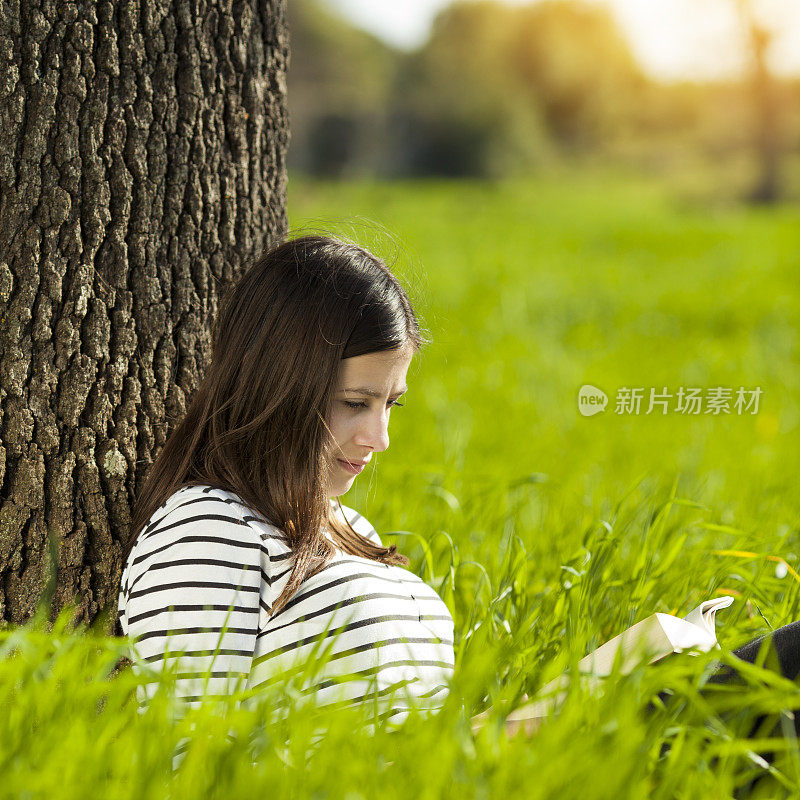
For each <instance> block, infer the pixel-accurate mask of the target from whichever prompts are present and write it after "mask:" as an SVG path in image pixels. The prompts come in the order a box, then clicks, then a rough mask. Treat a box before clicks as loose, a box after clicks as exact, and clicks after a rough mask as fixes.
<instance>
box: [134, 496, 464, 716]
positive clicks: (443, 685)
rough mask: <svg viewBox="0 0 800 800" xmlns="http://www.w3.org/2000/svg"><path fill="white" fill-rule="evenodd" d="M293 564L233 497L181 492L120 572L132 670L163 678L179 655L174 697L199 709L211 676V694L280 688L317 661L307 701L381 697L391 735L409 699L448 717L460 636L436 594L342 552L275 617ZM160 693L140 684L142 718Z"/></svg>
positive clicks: (358, 522)
mask: <svg viewBox="0 0 800 800" xmlns="http://www.w3.org/2000/svg"><path fill="white" fill-rule="evenodd" d="M343 510H344V513H345V516H346V518H347V520H348V521H349V522H350V524H351V525H352V527H353V528H354V530H355V531H356V532H357V533H360V534H361V535H362V536H364V537H366V538H368V539H370V540H372V541H373V542H375V543H377V544H381V540H380V538H379V536H378V534H377V533H376V531H375V529H374V528H373V527H372V526H371V525H370V524H369V522H368V521H367V520H366V519H365V518H364V517H362V516H361V515H360V514H358V513H357V512H355V511H353V509H350V508H347V507H346V506H343ZM292 564H293V555H292V552H291V550H290V549H289V547H288V545H287V544H286V543H285V541H284V537H283V536H282V534H281V531H280V530H279V529H277V528H275V527H274V526H272V525H270V524H269V523H267V522H266V521H265V520H264V519H263V518H262V517H261V516H259V515H257V514H256V513H255V512H254V511H252V510H251V509H250V508H249V507H248V506H246V505H245V503H244V502H243V500H242V499H241V498H240V497H239V496H238V495H236V494H234V493H232V492H229V491H225V490H222V489H218V488H215V487H211V486H185V487H183V488H181V489H179V490H178V491H176V492H175V493H174V494H173V495H172V496H171V497H170V498H169V499H168V500H167V501H166V502H165V503H164V504H163V505H162V506H161V508H159V509H158V510H157V511H156V512H155V513H154V514H153V516H152V517H151V518H150V520H149V521H148V524H147V525H146V526H145V527H144V529H143V531H142V532H141V533H140V535H139V536H138V538H137V540H136V543H135V544H134V546H133V548H132V550H131V552H130V555H129V556H128V561H127V564H126V566H125V569H124V572H123V575H122V583H121V589H120V595H119V616H120V624H121V627H122V631H123V633H124V634H126V635H127V636H128V638H129V641H130V647H131V659H132V662H133V669H134V670H135V671H137V672H138V670H139V665H140V664H142V663H144V664H147V666H148V667H150V668H152V669H155V670H159V669H161V668H163V665H164V664H165V663H166V659H169V658H179V659H180V661H179V666H180V669H179V675H178V678H177V681H176V696H177V697H180V698H182V699H183V700H184V701H185V702H186V703H188V704H189V705H194V704H195V703H197V702H199V697H200V695H201V694H202V693H203V681H204V679H203V677H200V676H202V675H206V673H207V672H208V671H209V670H210V677H208V682H207V686H206V688H205V691H206V692H207V693H208V694H212V693H216V694H222V693H228V692H230V691H232V690H234V689H238V688H245V689H251V688H255V687H258V686H260V685H265V684H267V683H273V682H276V681H281V676H282V675H285V674H286V673H287V671H289V670H291V669H292V667H293V666H295V665H297V664H299V663H304V664H306V666H307V665H308V663H309V662H310V661H311V660H313V663H321V667H320V668H319V669H318V670H317V672H316V674H313V675H312V676H311V678H310V680H309V682H308V684H307V685H305V686H304V688H303V692H304V693H307V694H308V695H312V694H313V696H314V702H315V703H316V704H319V705H329V704H334V703H345V704H349V703H359V702H362V701H363V702H369V703H374V702H375V699H376V697H377V698H378V702H379V705H380V704H381V703H382V704H383V705H382V708H381V714H380V715H381V716H383V717H386V718H387V719H389V723H390V724H392V725H394V724H399V723H402V721H403V720H404V719H405V718H406V717H407V716H408V707H409V703H412V702H413V703H414V705H415V706H417V707H421V708H424V709H430V710H432V711H433V710H436V709H438V708H441V706H442V704H443V703H444V699H445V697H446V696H447V693H448V689H449V682H450V680H451V678H452V675H453V672H454V666H455V659H454V652H453V632H454V631H453V619H452V617H451V615H450V612H449V610H448V608H447V606H446V605H445V603H444V602H443V601H442V599H441V598H440V597H439V595H438V594H437V593H436V591H435V590H434V589H433V588H432V587H430V586H429V585H428V584H426V583H425V582H424V581H423V580H422V579H421V578H419V577H418V576H417V575H415V574H414V573H413V572H411V571H409V570H408V569H406V568H404V567H402V566H397V565H388V564H381V563H379V562H377V561H373V560H372V559H367V558H363V557H360V556H354V555H350V554H345V553H343V552H342V551H340V550H338V549H337V551H336V555H335V557H334V558H333V560H332V561H331V562H330V563H328V564H327V565H326V566H325V567H324V568H323V569H322V570H320V571H319V572H318V573H317V574H316V575H313V576H311V577H310V578H308V579H307V580H306V581H305V582H304V583H303V584H301V586H300V588H299V589H298V591H297V593H296V594H295V595H294V596H293V597H292V598H291V600H290V601H289V603H288V604H287V605H286V606H285V607H284V608H283V609H281V611H280V612H278V614H276V615H275V616H273V617H270V616H269V615H268V612H269V611H270V610H271V608H272V604H273V603H274V602H275V600H276V599H277V598H278V596H279V595H280V594H281V592H282V591H283V588H284V586H285V585H286V583H287V581H288V578H289V574H290V572H291V568H292ZM223 627H224V628H225V630H224V632H223ZM218 646H219V651H218V652H216V653H215V650H216V649H217V647H218ZM320 648H322V650H320ZM175 651H178V652H177V653H176V652H175ZM325 651H327V652H326V656H325V657H324V658H322V659H321V660H320V659H319V654H320V652H325ZM156 687H157V683H156V682H152V683H145V684H143V685H141V686H140V687H139V696H138V700H139V705H140V711H142V710H144V706H145V705H146V704H147V703H148V702H149V700H150V699H151V698H152V695H153V693H154V691H155V689H156ZM398 689H401V691H398Z"/></svg>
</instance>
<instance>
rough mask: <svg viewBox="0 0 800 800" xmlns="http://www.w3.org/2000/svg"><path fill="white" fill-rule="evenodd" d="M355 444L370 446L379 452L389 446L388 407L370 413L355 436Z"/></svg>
mask: <svg viewBox="0 0 800 800" xmlns="http://www.w3.org/2000/svg"><path fill="white" fill-rule="evenodd" d="M356 444H360V445H363V446H365V447H370V448H371V449H372V450H374V451H375V452H377V453H379V452H381V451H382V450H386V448H387V447H389V409H385V410H384V411H382V412H380V413H378V414H370V415H369V418H368V419H365V420H364V425H363V426H362V427H361V428H360V429H359V432H358V435H357V436H356Z"/></svg>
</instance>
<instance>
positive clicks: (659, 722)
mask: <svg viewBox="0 0 800 800" xmlns="http://www.w3.org/2000/svg"><path fill="white" fill-rule="evenodd" d="M289 201H290V221H291V226H292V230H293V231H294V232H297V233H300V232H303V231H308V230H314V231H320V230H325V231H329V232H334V233H339V234H344V235H346V236H349V237H351V238H354V239H356V240H357V241H358V242H360V243H362V244H364V245H366V246H367V247H369V248H371V249H373V250H374V251H375V252H377V253H378V254H380V255H381V256H383V257H384V258H385V259H386V260H387V262H388V263H389V264H390V266H391V267H392V268H393V270H394V271H395V273H396V274H397V275H398V277H399V278H400V279H401V280H402V281H403V283H404V285H405V286H406V287H407V289H408V291H409V294H410V296H411V298H412V302H413V303H414V304H415V307H416V309H417V311H418V313H419V315H420V316H421V318H422V321H423V323H424V325H425V326H426V328H427V330H428V332H429V334H430V336H431V338H432V340H433V341H432V344H430V345H429V346H427V347H426V348H425V350H424V351H423V353H422V355H421V357H419V358H418V359H416V360H415V363H414V364H413V365H412V367H411V369H410V370H409V375H408V380H409V392H408V394H407V396H406V398H405V399H406V405H405V407H404V408H400V409H396V410H395V411H394V412H393V415H392V416H393V419H392V425H391V428H390V438H391V447H390V448H389V450H388V451H386V452H385V453H381V454H379V455H378V457H377V458H376V459H374V461H373V465H372V466H371V467H370V468H369V470H370V471H369V472H365V473H364V474H363V475H362V476H361V477H360V478H359V479H358V480H357V481H356V483H355V485H354V487H353V489H352V490H351V491H350V492H349V493H348V494H347V495H346V496H344V497H343V501H344V502H345V503H346V504H347V505H350V506H353V507H355V508H357V509H358V510H360V511H361V512H362V513H363V514H365V515H366V516H367V517H368V518H369V519H370V521H371V522H372V523H373V525H375V527H376V528H377V530H378V531H379V532H380V534H381V536H382V538H383V540H384V542H389V543H391V542H395V543H397V544H398V547H399V549H400V550H401V552H404V553H406V554H407V555H408V556H409V557H410V558H411V564H410V568H411V569H413V570H414V571H415V572H417V573H418V574H419V575H421V576H423V577H424V578H425V579H426V580H427V581H429V582H430V583H431V584H432V585H434V586H435V587H436V588H437V590H438V591H439V593H440V594H441V596H442V597H443V598H444V600H445V602H446V603H447V604H448V606H449V607H450V609H451V611H452V613H453V616H454V619H455V622H456V642H455V650H456V658H457V674H456V680H455V683H454V686H453V690H452V692H451V695H450V698H449V700H450V701H452V702H451V703H450V705H448V706H447V707H446V708H445V709H444V710H443V711H442V712H441V713H440V714H438V715H437V716H436V717H435V718H434V719H429V720H424V719H420V720H417V719H412V720H411V721H410V722H409V723H408V724H407V725H406V726H405V729H404V730H403V731H401V732H386V731H382V730H378V731H377V732H375V734H374V735H372V736H367V735H363V734H361V733H359V732H358V730H357V727H358V726H357V725H356V724H355V722H354V719H355V717H353V718H351V717H347V718H336V719H330V720H328V721H327V722H326V726H327V731H328V733H327V734H326V736H325V738H324V739H323V740H322V741H321V742H320V743H318V744H314V745H313V746H312V745H311V744H310V741H311V736H312V733H313V729H314V724H316V723H314V722H313V720H312V719H311V718H310V717H308V716H307V715H306V712H303V711H298V710H294V709H291V708H289V707H288V706H287V715H288V716H287V726H286V727H284V728H280V727H270V726H269V725H267V724H265V723H264V719H265V717H264V716H263V715H264V714H266V713H267V710H263V711H258V710H256V711H252V710H251V711H244V710H241V709H237V710H236V711H235V713H234V712H233V711H232V710H229V711H228V713H227V714H226V715H224V716H222V715H220V714H219V713H214V709H213V708H212V709H211V710H209V711H208V713H204V714H198V715H197V716H196V717H195V718H193V719H194V724H195V725H196V729H195V730H196V731H198V735H197V740H196V742H195V745H194V746H193V748H192V750H190V752H189V754H188V755H187V758H186V760H185V762H184V764H183V765H182V767H181V770H180V771H179V772H178V774H177V775H176V776H175V778H174V779H173V778H171V777H170V753H171V747H172V746H174V744H175V743H176V742H177V741H178V739H180V737H181V736H182V735H184V734H185V733H186V729H185V728H184V727H181V725H173V724H171V723H169V722H168V721H167V719H166V716H167V710H168V709H167V707H166V706H163V707H162V706H160V705H159V706H154V707H153V708H152V709H151V711H152V713H148V714H146V715H142V716H141V718H139V717H138V716H137V714H136V712H135V708H134V706H133V704H132V702H131V700H130V693H131V690H132V687H133V685H134V683H135V681H134V678H133V676H132V675H131V673H130V672H129V671H125V672H124V673H122V674H121V675H118V676H116V677H115V678H114V679H113V680H107V679H105V676H106V675H108V674H109V672H110V670H111V668H112V667H113V664H114V656H115V654H116V651H115V649H114V648H115V647H121V645H119V644H118V643H117V644H114V643H113V642H108V641H106V640H103V639H100V638H95V637H89V636H84V637H74V636H71V635H70V634H68V633H67V632H63V631H62V632H61V633H60V634H59V633H58V632H56V633H55V634H52V633H50V634H48V633H45V632H42V631H41V630H39V629H36V628H35V627H34V626H31V627H30V628H29V629H27V630H20V631H17V632H16V633H15V634H11V635H10V634H8V633H4V634H2V639H0V656H2V659H1V660H0V697H2V703H3V708H4V709H7V712H8V713H4V714H3V715H2V717H0V719H2V722H1V723H0V741H1V742H3V743H4V744H3V745H0V768H1V769H2V773H1V774H2V775H3V776H4V779H3V781H2V782H0V797H4V796H9V797H10V796H12V795H13V796H15V797H22V796H25V797H39V796H45V795H49V796H53V795H54V794H55V795H57V796H60V797H73V796H74V797H78V796H80V797H85V796H87V795H90V796H91V795H94V794H100V793H102V794H104V795H106V796H114V797H165V796H167V795H169V796H171V797H176V798H177V797H181V796H184V795H186V794H189V795H191V796H195V797H220V798H222V797H225V798H229V797H231V796H237V795H241V794H243V793H244V792H245V791H246V792H247V793H248V795H254V794H256V793H258V794H260V795H262V796H269V797H280V798H283V797H287V798H288V797H303V798H305V797H308V798H311V797H313V798H322V797H337V798H347V800H359V799H360V798H364V800H368V799H370V798H373V797H377V796H381V797H382V798H388V797H398V798H399V797H403V798H407V797H414V798H439V797H444V796H450V795H453V796H464V797H476V798H478V797H479V798H507V797H525V798H539V797H542V798H544V797H558V798H572V797H576V798H578V797H580V798H595V797H596V798H612V797H614V798H616V797H663V798H666V797H687V798H688V797H693V798H695V797H714V798H716V797H719V798H724V797H731V796H734V793H735V792H737V791H738V796H764V797H780V796H797V794H798V793H800V748H798V746H797V743H796V741H795V740H794V739H793V738H792V737H788V738H787V737H783V738H780V739H779V740H778V741H777V744H774V746H773V748H772V749H773V750H776V751H777V753H778V755H777V757H776V760H775V763H774V765H770V764H768V763H767V762H765V761H763V760H762V758H761V756H760V755H759V754H760V753H763V752H764V750H765V748H767V744H766V743H763V742H759V741H758V740H755V739H748V738H746V737H745V736H744V731H745V730H746V726H747V725H748V722H749V721H751V720H752V717H753V715H754V714H756V713H757V712H764V713H766V712H778V711H779V710H780V709H782V708H793V707H795V706H797V707H798V708H800V694H798V692H797V690H796V688H795V687H794V685H793V684H791V683H789V682H788V681H785V680H783V679H781V678H779V677H777V676H775V675H774V673H771V672H769V671H766V670H761V669H757V668H754V669H753V670H751V671H750V673H748V674H750V678H749V682H748V685H747V686H745V687H743V688H741V689H739V688H736V689H734V688H731V689H728V690H727V691H717V692H710V691H707V692H706V693H705V694H700V693H699V692H698V687H699V686H700V685H701V684H702V682H703V680H704V678H705V677H706V676H707V675H708V673H709V671H710V669H711V668H712V666H713V664H712V662H711V659H710V657H709V656H698V657H695V658H693V657H690V656H682V657H681V656H675V657H672V658H670V659H667V660H666V661H665V662H662V663H661V664H659V665H657V666H651V667H642V668H639V669H637V670H635V671H634V672H633V673H631V674H630V675H628V676H624V677H620V678H619V679H617V680H614V681H612V682H610V683H609V685H608V687H607V689H606V691H605V693H604V694H601V695H597V694H595V693H592V692H591V691H590V690H588V689H587V688H585V687H581V686H579V685H578V684H577V683H576V684H574V686H573V690H572V691H571V693H570V694H569V696H568V698H567V701H566V703H565V705H564V708H563V710H562V712H561V713H560V714H559V715H557V716H554V717H553V718H552V719H551V720H549V721H548V722H547V723H546V724H545V725H543V727H542V728H541V729H540V730H539V732H538V733H537V734H536V735H535V737H533V738H530V739H527V738H525V737H524V736H522V735H520V736H517V737H514V738H510V739H509V738H508V737H507V736H506V734H505V732H504V729H503V727H502V722H501V720H502V714H503V712H506V711H508V710H510V708H511V707H512V706H513V705H514V704H515V703H516V702H517V701H518V699H519V697H520V696H521V695H522V693H523V692H527V693H529V694H532V693H534V692H535V691H536V690H537V688H539V687H540V686H541V685H542V684H543V683H544V682H546V681H547V680H549V679H550V678H552V677H554V676H555V675H557V674H559V673H560V672H562V671H563V670H565V669H568V668H569V667H570V665H571V664H574V662H576V661H577V660H578V659H579V658H580V657H581V656H583V655H584V653H586V652H587V651H588V650H589V649H591V648H593V647H595V646H597V645H599V644H600V643H602V642H603V641H604V640H606V639H608V638H610V637H611V636H613V635H614V634H616V633H618V632H619V631H621V630H622V629H624V628H625V627H627V626H629V625H631V624H633V623H634V622H636V621H637V620H639V619H642V618H644V617H645V616H647V615H649V614H650V613H652V612H654V611H666V612H670V613H677V614H684V613H686V612H688V611H689V610H690V609H691V608H693V607H694V606H696V605H697V604H698V603H699V602H701V601H702V600H704V599H707V598H710V597H714V596H716V595H719V594H733V595H734V596H735V597H736V601H735V602H734V604H733V606H732V607H731V608H729V609H727V610H725V611H722V612H721V613H720V616H719V617H718V620H717V630H718V635H719V639H720V642H721V644H722V648H723V649H722V651H721V652H720V653H717V657H719V658H722V659H723V660H729V659H730V655H729V650H730V649H731V648H733V647H735V646H737V645H739V644H741V643H742V642H744V641H746V640H748V639H750V638H752V637H753V636H755V635H758V634H760V633H763V632H765V631H768V630H770V628H777V627H779V626H780V625H783V624H786V623H789V622H791V621H793V620H795V619H800V577H798V572H800V491H799V490H800V477H799V476H800V469H799V467H800V446H799V445H800V366H799V365H800V352H799V350H800V348H799V346H798V328H797V321H798V319H799V318H800V316H799V315H800V288H799V287H798V283H797V274H798V260H799V259H800V255H799V254H800V209H798V207H797V206H784V207H781V208H778V209H773V210H764V209H747V208H743V207H736V206H731V207H724V206H720V205H703V204H700V203H698V202H697V201H695V200H690V199H687V198H685V197H682V196H681V195H679V194H678V193H676V192H675V191H672V190H670V189H669V188H668V187H667V186H665V185H663V184H660V183H653V182H648V181H646V180H644V179H642V178H623V177H620V176H619V175H609V174H604V173H602V172H600V171H593V172H592V173H591V174H577V173H566V174H557V173H552V174H549V175H547V176H542V178H541V179H539V180H537V181H527V182H520V183H498V184H492V185H489V184H484V183H463V182H462V183H446V182H427V181H426V182H404V183H394V184H389V183H369V182H364V183H351V184H346V185H342V184H334V183H330V184H321V183H318V182H310V181H307V180H304V179H302V178H300V177H297V176H293V177H292V178H291V179H290V183H289ZM584 384H591V385H593V386H595V387H598V388H600V389H602V390H603V391H604V392H605V394H606V395H607V396H608V406H607V408H606V410H605V412H603V413H600V414H597V415H595V416H590V417H585V416H582V415H581V414H580V413H579V410H578V390H579V388H580V387H581V386H583V385H584ZM637 387H638V388H642V389H643V395H644V397H643V400H642V406H641V408H640V411H639V413H638V414H634V413H616V411H617V408H616V405H617V404H616V400H617V398H618V396H619V393H620V390H622V389H624V388H629V389H630V388H637ZM679 387H683V388H684V389H688V388H692V387H693V388H699V389H701V390H702V393H703V395H705V394H706V393H707V392H708V391H709V390H711V389H714V388H715V387H727V388H728V389H731V390H732V397H731V404H730V406H729V408H730V413H728V414H725V413H721V414H713V413H712V414H707V413H704V411H705V407H704V408H703V411H702V412H701V413H700V414H686V413H681V412H679V411H677V410H675V403H676V400H677V398H676V397H675V395H677V393H678V389H679ZM739 387H743V388H744V389H746V390H748V391H750V390H754V389H756V388H760V390H761V395H760V399H759V408H758V411H757V413H755V414H752V413H750V412H749V411H747V412H745V413H737V410H736V408H735V407H734V406H733V400H734V399H735V394H736V390H737V389H738V388H739ZM651 388H652V389H654V390H655V392H657V393H662V392H663V391H664V390H665V389H666V390H667V392H668V393H670V394H672V395H673V397H672V398H671V399H670V400H669V404H668V412H667V413H666V414H664V413H662V410H661V406H656V407H655V410H653V411H652V412H651V413H647V409H648V401H649V396H650V389H651ZM120 652H121V651H120ZM663 689H668V690H669V691H670V692H671V699H670V700H669V701H668V702H666V703H661V704H660V705H659V704H656V708H655V710H653V711H652V712H651V713H645V709H646V708H647V707H648V703H650V701H651V700H652V699H653V697H654V696H655V695H657V693H658V692H659V691H661V690H663ZM287 702H288V701H287V699H286V696H285V694H284V695H283V696H278V695H276V696H275V697H272V698H267V700H266V701H265V707H267V708H268V706H269V704H270V703H274V704H278V705H280V704H282V703H287ZM489 703H492V704H493V705H494V707H495V709H497V712H498V716H497V719H496V721H495V722H492V723H490V724H489V725H487V726H486V727H485V728H484V729H483V730H482V731H481V732H480V733H479V734H478V735H477V736H473V735H472V734H471V733H470V731H469V726H468V717H469V715H470V714H471V713H476V712H478V711H480V710H482V709H483V708H485V707H486V706H487V704H489ZM204 711H205V710H204ZM779 724H782V725H783V729H784V730H786V731H788V730H789V728H791V724H790V720H789V718H788V717H787V716H786V715H784V716H783V718H782V722H780V723H779ZM787 725H788V727H787ZM792 730H793V728H792ZM254 731H256V732H258V736H257V737H255V740H254V742H255V743H253V742H252V741H251V743H250V744H249V745H248V737H250V738H251V739H252V734H253V732H254ZM226 732H227V733H229V734H230V733H233V735H232V736H230V735H229V736H226V735H225V734H226ZM206 734H207V735H206ZM285 739H288V746H286V747H284V746H283V745H282V742H283V741H284V740H285ZM248 747H249V748H250V749H248ZM312 753H313V757H312V755H311V754H312ZM389 762H391V763H389ZM287 763H288V766H287ZM36 765H39V766H43V767H44V769H42V770H41V771H40V772H38V773H36V774H35V775H34V773H33V771H32V770H33V768H34V766H36ZM765 776H766V777H765ZM756 778H761V782H760V783H757V784H755V786H754V788H752V791H751V792H750V793H749V794H748V791H749V790H748V788H747V787H748V786H750V785H751V782H752V781H753V780H754V779H756ZM737 787H738V788H737ZM267 792H268V793H269V794H266V793H267Z"/></svg>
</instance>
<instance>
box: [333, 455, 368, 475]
mask: <svg viewBox="0 0 800 800" xmlns="http://www.w3.org/2000/svg"><path fill="white" fill-rule="evenodd" d="M337 461H338V462H339V463H340V464H341V465H342V468H343V469H346V470H347V471H348V472H351V473H352V474H353V475H358V473H359V472H361V471H362V470H363V469H364V464H360V465H359V466H353V465H352V464H351V463H350V462H349V461H343V460H342V459H341V458H338V459H337Z"/></svg>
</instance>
